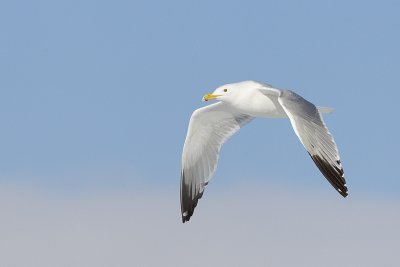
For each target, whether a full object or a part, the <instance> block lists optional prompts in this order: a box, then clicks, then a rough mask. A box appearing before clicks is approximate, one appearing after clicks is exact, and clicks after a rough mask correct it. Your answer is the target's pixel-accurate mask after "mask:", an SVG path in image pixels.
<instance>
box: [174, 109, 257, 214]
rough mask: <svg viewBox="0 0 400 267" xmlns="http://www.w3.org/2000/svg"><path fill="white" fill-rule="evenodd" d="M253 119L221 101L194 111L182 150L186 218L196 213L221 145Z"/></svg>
mask: <svg viewBox="0 0 400 267" xmlns="http://www.w3.org/2000/svg"><path fill="white" fill-rule="evenodd" d="M251 119H252V117H250V116H248V115H244V114H239V113H235V112H232V111H231V110H230V109H229V108H228V106H226V105H225V104H223V103H221V102H219V103H215V104H212V105H209V106H206V107H203V108H199V109H197V110H195V111H194V112H193V114H192V117H191V118H190V122H189V127H188V133H187V136H186V140H185V145H184V146H183V153H182V171H181V212H182V222H185V221H189V219H190V217H191V216H192V215H193V211H194V209H195V207H196V205H197V202H198V200H199V199H200V198H201V197H202V195H203V191H204V187H205V186H206V185H207V183H208V182H209V180H210V179H211V177H212V175H213V174H214V171H215V169H216V166H217V161H218V155H219V151H220V149H221V146H222V145H223V144H224V142H225V141H226V140H227V139H228V138H229V137H231V136H232V135H233V134H234V133H235V132H236V131H238V130H239V129H240V128H241V127H242V126H243V125H244V124H246V123H247V122H249V121H251Z"/></svg>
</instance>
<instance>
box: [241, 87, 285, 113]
mask: <svg viewBox="0 0 400 267" xmlns="http://www.w3.org/2000/svg"><path fill="white" fill-rule="evenodd" d="M242 100H243V99H242ZM234 107H235V109H238V110H239V111H240V112H242V113H244V114H247V115H250V116H253V117H264V118H287V115H286V112H285V111H284V110H283V108H282V106H281V104H280V103H279V101H278V98H277V97H273V96H272V97H269V96H266V95H264V94H261V93H259V94H256V95H254V97H251V98H248V99H246V101H240V103H235V104H234Z"/></svg>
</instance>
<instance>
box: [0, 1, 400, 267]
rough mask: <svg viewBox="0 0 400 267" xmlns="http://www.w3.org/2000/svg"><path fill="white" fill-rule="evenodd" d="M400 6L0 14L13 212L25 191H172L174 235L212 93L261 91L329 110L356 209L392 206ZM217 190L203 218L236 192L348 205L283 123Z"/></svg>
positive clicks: (115, 7) (226, 151) (7, 178)
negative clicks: (190, 126)
mask: <svg viewBox="0 0 400 267" xmlns="http://www.w3.org/2000/svg"><path fill="white" fill-rule="evenodd" d="M399 8H400V4H399V3H398V2H396V1H379V2H376V1H2V2H1V3H0V32H1V34H0V73H1V76H0V77H1V78H0V122H1V131H0V148H1V153H0V186H2V187H3V190H5V192H8V191H10V192H12V193H9V194H10V198H11V199H12V198H13V197H14V198H17V196H18V193H17V192H19V190H21V192H25V191H26V190H28V191H29V192H32V194H28V195H29V196H31V195H32V196H36V195H37V194H39V195H40V194H42V193H43V194H45V195H47V197H48V199H47V202H49V201H50V202H51V201H53V200H54V199H55V198H56V199H57V198H59V197H60V195H61V196H63V198H66V200H65V201H67V202H68V201H71V203H72V204H71V203H70V205H74V204H73V203H79V201H78V202H75V201H77V200H76V199H77V198H78V199H80V198H81V197H83V198H84V197H86V196H88V195H90V194H95V195H96V196H98V197H99V199H101V195H102V194H103V193H104V194H111V195H113V196H114V195H115V194H118V193H121V192H122V193H121V194H127V195H136V194H139V195H141V194H144V195H146V196H147V197H148V196H152V195H154V197H156V195H157V192H170V194H166V196H165V198H166V201H167V200H168V201H170V202H168V203H171V205H172V206H171V207H169V206H168V207H169V208H172V210H173V211H174V212H175V213H174V214H173V217H172V219H173V220H176V222H177V223H179V219H180V218H179V202H178V201H179V188H178V187H179V174H180V157H181V150H182V146H183V142H184V138H185V135H186V129H187V123H188V121H189V118H190V115H191V113H192V111H193V110H194V109H196V108H199V107H201V106H203V105H205V103H203V102H201V97H202V96H203V94H204V93H206V92H209V91H213V89H214V88H216V87H218V86H219V85H221V84H224V83H230V82H236V81H241V80H247V79H254V80H260V81H265V82H268V83H270V84H272V85H274V86H276V87H278V88H287V89H292V90H294V91H296V92H298V93H299V94H300V95H302V96H303V97H305V98H306V99H308V100H310V101H311V102H313V103H315V104H317V105H321V106H330V107H334V108H335V112H334V113H332V114H329V115H327V116H326V123H327V125H328V127H329V129H330V130H331V132H332V134H333V135H334V137H335V139H336V142H337V144H338V146H339V150H340V153H341V156H342V162H343V166H344V169H345V175H346V178H347V181H348V186H349V193H350V199H351V198H355V199H367V200H368V201H370V202H373V201H375V200H377V201H378V200H379V201H388V199H389V200H390V201H391V200H393V201H396V203H397V202H398V201H399V193H400V179H398V171H397V164H398V152H397V151H399V149H400V145H399V141H398V136H399V135H400V128H399V126H398V123H397V121H398V118H397V117H398V114H399V112H398V104H397V102H398V99H399V97H400V93H399V89H398V73H399V71H398V70H399V69H400V52H399V49H398V48H399V47H400V37H399V34H398V29H399V28H400V18H399V16H398V10H399ZM214 178H215V179H213V181H212V182H211V183H210V185H209V186H208V188H207V191H206V193H205V198H204V199H202V200H201V202H200V204H199V208H200V207H201V206H202V205H203V206H205V205H207V204H206V203H210V202H207V200H206V198H211V197H212V195H213V194H214V195H218V194H219V193H220V192H223V193H224V194H226V196H229V194H228V193H229V191H230V190H232V191H233V192H236V191H235V190H238V189H239V188H240V187H241V186H243V184H246V186H248V187H250V188H253V187H254V188H259V187H264V188H278V189H279V190H277V191H278V195H279V192H281V193H282V194H284V193H285V191H287V192H292V191H296V192H301V193H299V194H304V196H305V195H313V194H315V196H316V197H320V196H321V194H322V195H323V196H326V198H327V200H326V201H330V200H329V199H338V198H339V197H340V196H339V195H338V194H337V193H336V192H335V191H334V190H333V188H331V186H330V185H329V184H328V183H327V182H326V181H325V179H324V178H323V177H322V175H321V174H320V173H319V171H318V169H317V168H316V167H315V166H314V164H313V162H312V161H311V159H310V158H309V157H308V155H307V153H306V152H305V151H304V149H303V147H302V146H301V144H300V142H299V141H298V140H297V137H296V136H295V134H294V133H293V131H292V128H291V126H290V123H289V121H286V120H282V121H280V120H266V119H260V120H256V121H254V122H252V123H251V124H249V125H248V126H246V127H245V128H243V129H242V130H241V131H240V132H239V133H238V134H237V135H235V136H234V137H233V138H232V139H231V140H230V141H229V142H228V143H227V144H226V145H225V146H224V148H223V150H222V153H221V160H220V164H219V167H218V170H217V173H216V175H215V177H214ZM7 188H9V189H10V190H7ZM22 188H23V190H22ZM250 191H251V190H250ZM21 196H22V195H21ZM230 197H231V198H232V197H235V196H233V195H231V196H230ZM32 198H33V199H35V197H32ZM210 201H211V200H210ZM293 201H296V200H293ZM350 201H351V200H350ZM368 201H367V202H368ZM370 202H368V203H370ZM32 203H39V204H37V205H38V206H36V207H39V206H40V205H42V204H43V203H42V202H40V201H39V202H34V201H33V202H32ZM40 203H42V204H40ZM44 203H46V201H44ZM99 203H102V202H101V201H99ZM113 203H114V202H113ZM379 203H380V202H379ZM215 204H216V203H215ZM274 204H275V203H274ZM43 205H44V204H43ZM77 205H78V204H77ZM142 208H143V209H146V206H144V207H142ZM377 210H379V208H377ZM202 211H203V216H206V215H205V214H206V213H207V212H206V210H205V209H204V208H203V209H202ZM197 212H200V211H196V214H195V216H194V219H196V217H197V215H199V214H197ZM237 212H239V211H237ZM25 215H26V214H25ZM26 216H27V215H26ZM22 217H23V216H22V215H21V216H17V217H15V218H16V220H18V218H22ZM228 217H229V216H228ZM397 220H398V218H397ZM191 223H192V221H191ZM193 224H195V222H193ZM265 227H268V226H265ZM371 227H372V226H371ZM397 231H398V230H397ZM397 233H398V232H397ZM171 266H176V265H171ZM306 266H310V265H307V264H306Z"/></svg>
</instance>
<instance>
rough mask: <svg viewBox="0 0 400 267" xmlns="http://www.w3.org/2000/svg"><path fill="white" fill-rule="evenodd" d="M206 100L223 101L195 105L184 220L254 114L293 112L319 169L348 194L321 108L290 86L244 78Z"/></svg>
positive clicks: (185, 160) (187, 148)
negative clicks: (223, 150)
mask: <svg viewBox="0 0 400 267" xmlns="http://www.w3.org/2000/svg"><path fill="white" fill-rule="evenodd" d="M203 100H204V101H209V100H219V102H217V103H214V104H211V105H208V106H205V107H202V108H199V109H197V110H195V111H194V112H193V114H192V116H191V118H190V122H189V126H188V132H187V136H186V140H185V144H184V146H183V152H182V170H181V183H180V196H181V212H182V222H186V221H189V219H190V217H191V216H192V215H193V211H194V209H195V207H196V206H197V202H198V200H199V199H200V198H201V197H202V195H203V192H204V187H205V186H206V185H207V184H208V182H209V181H210V179H211V177H212V176H213V174H214V172H215V169H216V166H217V161H218V157H219V151H220V149H221V146H222V145H223V144H224V143H225V141H226V140H227V139H228V138H229V137H231V136H232V135H233V134H234V133H235V132H237V131H238V130H239V129H240V128H242V127H243V126H244V125H245V124H246V123H248V122H250V121H251V120H253V119H254V118H256V117H262V118H289V120H290V122H291V124H292V127H293V130H294V132H295V133H296V135H297V136H298V138H299V139H300V142H301V143H302V144H303V146H304V148H305V149H306V150H307V152H308V154H309V155H310V156H311V158H312V160H313V161H314V163H315V164H316V165H317V167H318V168H319V170H320V171H321V173H322V174H323V175H324V176H325V178H326V179H327V180H328V181H329V183H330V184H331V185H332V186H333V187H334V188H335V189H336V191H338V192H339V194H341V195H342V196H343V197H346V196H347V194H348V191H347V187H346V181H345V178H344V173H343V168H342V165H341V162H340V157H339V153H338V149H337V147H336V144H335V141H334V140H333V137H332V135H331V134H330V133H329V131H328V129H327V127H326V126H325V123H324V121H323V119H322V116H321V113H327V112H330V111H332V109H329V108H321V107H316V106H315V105H314V104H312V103H310V102H309V101H307V100H305V99H304V98H303V97H301V96H299V95H298V94H296V93H294V92H292V91H290V90H281V89H276V88H274V87H272V86H271V85H268V84H266V83H261V82H256V81H243V82H239V83H231V84H226V85H223V86H220V87H218V88H217V89H215V91H214V92H213V93H209V94H206V95H205V96H204V97H203Z"/></svg>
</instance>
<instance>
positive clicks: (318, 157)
mask: <svg viewBox="0 0 400 267" xmlns="http://www.w3.org/2000/svg"><path fill="white" fill-rule="evenodd" d="M278 101H279V103H280V104H281V105H282V107H283V109H284V110H285V112H286V114H287V115H288V117H289V119H290V122H291V124H292V126H293V129H294V131H295V133H296V135H297V136H298V137H299V139H300V141H301V143H302V144H303V145H304V147H305V149H306V150H307V151H308V153H309V154H310V156H311V158H312V159H313V160H314V162H315V164H316V165H317V167H318V168H319V170H320V171H321V172H322V174H323V175H324V176H325V178H326V179H327V180H328V181H329V183H330V184H331V185H332V186H333V187H334V188H335V189H336V190H337V191H338V192H339V193H340V194H341V195H342V196H343V197H346V196H347V186H346V180H345V179H344V173H343V168H342V164H341V162H340V157H339V152H338V149H337V147H336V143H335V141H334V140H333V137H332V135H331V134H330V133H329V131H328V129H327V128H326V126H325V123H324V121H323V120H322V116H321V114H320V112H319V111H318V108H317V107H316V106H314V104H312V103H310V102H308V101H307V100H305V99H304V98H302V97H301V96H299V95H297V94H296V93H294V92H292V91H289V90H282V91H281V95H280V96H279V98H278Z"/></svg>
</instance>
